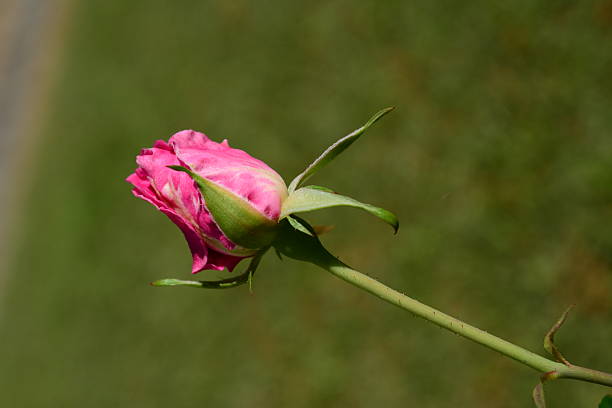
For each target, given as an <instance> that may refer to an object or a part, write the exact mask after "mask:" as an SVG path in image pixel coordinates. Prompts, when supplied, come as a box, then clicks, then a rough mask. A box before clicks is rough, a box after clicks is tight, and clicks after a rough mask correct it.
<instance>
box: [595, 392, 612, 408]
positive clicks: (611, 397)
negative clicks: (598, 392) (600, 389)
mask: <svg viewBox="0 0 612 408" xmlns="http://www.w3.org/2000/svg"><path fill="white" fill-rule="evenodd" d="M598 408H612V394H608V395H606V396H604V397H603V399H602V400H601V402H600V403H599V406H598Z"/></svg>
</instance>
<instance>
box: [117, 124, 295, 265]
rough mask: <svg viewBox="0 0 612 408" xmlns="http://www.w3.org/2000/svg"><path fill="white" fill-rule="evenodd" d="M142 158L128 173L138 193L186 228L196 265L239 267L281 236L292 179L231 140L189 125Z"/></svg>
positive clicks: (159, 142)
mask: <svg viewBox="0 0 612 408" xmlns="http://www.w3.org/2000/svg"><path fill="white" fill-rule="evenodd" d="M136 162H137V164H138V166H139V167H138V168H137V169H136V171H135V172H134V173H133V174H131V175H130V176H129V177H128V178H127V181H128V182H129V183H131V184H132V185H133V186H134V188H133V190H132V192H133V194H134V195H135V196H137V197H140V198H142V199H144V200H146V201H148V202H150V203H151V204H153V205H154V206H155V207H157V208H158V209H159V210H160V211H162V212H163V213H164V214H166V215H167V216H168V217H169V218H170V219H171V220H172V222H174V223H175V224H176V225H177V226H178V227H179V228H180V229H181V231H182V232H183V234H184V235H185V238H186V240H187V243H188V244H189V248H190V250H191V253H192V256H193V265H192V272H193V273H196V272H199V271H201V270H204V269H214V270H222V269H224V268H227V269H228V270H230V271H231V270H233V268H234V267H235V266H236V264H237V263H238V262H240V260H242V259H243V258H246V257H251V256H253V255H255V254H256V253H257V252H258V250H260V249H261V248H263V247H266V246H268V245H269V244H270V243H271V242H272V240H273V239H274V235H275V232H276V226H277V222H278V218H279V215H280V211H281V206H282V203H283V201H284V200H285V199H286V197H287V187H286V185H285V182H284V181H283V179H282V178H281V177H280V176H279V175H278V173H276V172H275V171H274V170H272V169H271V168H270V167H268V166H267V165H266V164H265V163H264V162H262V161H260V160H257V159H255V158H253V157H251V156H250V155H249V154H247V153H246V152H244V151H242V150H239V149H233V148H231V147H230V146H229V144H228V143H227V141H226V140H224V141H223V142H221V143H216V142H213V141H211V140H210V139H208V138H207V137H206V135H204V134H202V133H199V132H195V131H193V130H184V131H181V132H178V133H176V134H175V135H173V136H172V137H171V138H170V140H169V141H168V143H166V142H164V141H162V140H158V141H157V142H155V144H154V146H153V147H152V148H150V149H144V150H142V152H141V153H140V155H138V157H137V158H136ZM176 170H183V171H176ZM202 193H204V195H203V194H202ZM207 201H208V203H207Z"/></svg>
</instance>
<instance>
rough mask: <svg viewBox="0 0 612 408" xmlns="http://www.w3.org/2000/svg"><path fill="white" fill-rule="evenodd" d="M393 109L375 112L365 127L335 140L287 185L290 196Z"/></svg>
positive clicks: (392, 107)
mask: <svg viewBox="0 0 612 408" xmlns="http://www.w3.org/2000/svg"><path fill="white" fill-rule="evenodd" d="M393 109H395V107H394V106H391V107H388V108H385V109H382V110H380V111H378V112H376V113H375V114H374V115H373V116H372V117H371V118H370V119H369V120H368V121H367V122H366V124H365V125H363V126H362V127H360V128H359V129H357V130H355V131H353V132H352V133H350V134H348V135H346V136H344V137H343V138H341V139H339V140H337V141H336V142H335V143H334V144H332V145H331V146H329V147H328V148H327V149H326V150H325V151H324V152H323V153H321V155H320V156H319V157H317V158H316V159H315V161H313V162H312V163H310V165H308V167H306V169H305V170H304V171H303V172H302V173H300V174H298V175H297V177H296V178H294V179H293V181H291V183H290V184H289V189H288V190H289V193H290V194H291V193H292V192H293V191H295V190H296V189H297V188H299V187H300V185H301V184H302V183H304V182H305V181H306V180H308V179H309V178H310V177H311V176H312V175H313V174H314V173H316V172H317V171H318V170H320V169H321V168H322V167H324V166H325V165H326V164H328V163H329V162H331V161H332V160H334V159H335V158H336V157H337V156H338V155H339V154H340V153H342V152H343V151H345V150H346V149H347V148H348V147H349V146H350V145H352V144H353V142H355V141H356V140H357V139H359V137H360V136H361V135H362V134H363V133H364V132H365V131H366V130H368V128H369V127H370V126H372V125H373V124H374V123H376V122H377V121H378V120H379V119H380V118H382V117H383V116H385V115H386V114H387V113H389V112H391V111H392V110H393Z"/></svg>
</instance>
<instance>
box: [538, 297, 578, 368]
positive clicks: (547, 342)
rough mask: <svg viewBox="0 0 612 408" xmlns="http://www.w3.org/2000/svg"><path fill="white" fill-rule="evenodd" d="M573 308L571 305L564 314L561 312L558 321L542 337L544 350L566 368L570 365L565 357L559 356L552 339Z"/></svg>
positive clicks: (559, 353)
mask: <svg viewBox="0 0 612 408" xmlns="http://www.w3.org/2000/svg"><path fill="white" fill-rule="evenodd" d="M573 308H574V305H573V304H571V305H569V307H568V308H567V309H565V312H563V314H562V315H561V317H560V318H559V320H557V322H556V323H555V324H554V325H553V327H551V328H550V330H549V331H548V333H546V336H544V349H545V350H546V351H548V352H549V353H550V354H551V355H552V356H553V357H554V358H555V360H557V361H558V362H560V363H563V364H565V365H566V366H568V367H570V366H571V364H570V362H569V361H567V359H566V358H565V357H563V354H561V352H560V351H559V349H558V348H557V346H555V343H554V337H555V333H557V331H558V330H559V329H560V328H561V326H562V325H563V323H565V319H567V315H568V314H569V312H570V310H572V309H573Z"/></svg>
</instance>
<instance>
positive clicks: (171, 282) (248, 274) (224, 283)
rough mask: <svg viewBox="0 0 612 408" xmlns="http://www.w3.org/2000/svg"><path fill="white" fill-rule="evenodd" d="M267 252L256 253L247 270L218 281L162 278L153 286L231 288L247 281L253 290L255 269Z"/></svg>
mask: <svg viewBox="0 0 612 408" xmlns="http://www.w3.org/2000/svg"><path fill="white" fill-rule="evenodd" d="M265 252H266V251H265V250H264V251H261V252H259V253H258V254H257V255H255V256H254V257H253V258H252V259H251V262H250V263H249V266H248V267H247V269H246V271H244V272H243V273H242V274H240V275H238V276H235V277H232V278H227V279H221V280H216V281H205V280H196V281H193V280H182V279H160V280H156V281H155V282H151V286H158V287H161V286H187V287H192V288H203V289H230V288H235V287H236V286H240V285H244V284H245V283H248V284H249V291H250V292H252V281H253V275H254V274H255V271H256V270H257V268H258V267H259V262H260V261H261V258H262V257H263V255H264V254H265Z"/></svg>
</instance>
